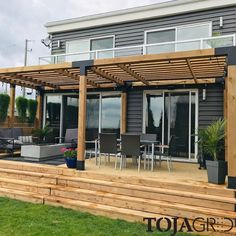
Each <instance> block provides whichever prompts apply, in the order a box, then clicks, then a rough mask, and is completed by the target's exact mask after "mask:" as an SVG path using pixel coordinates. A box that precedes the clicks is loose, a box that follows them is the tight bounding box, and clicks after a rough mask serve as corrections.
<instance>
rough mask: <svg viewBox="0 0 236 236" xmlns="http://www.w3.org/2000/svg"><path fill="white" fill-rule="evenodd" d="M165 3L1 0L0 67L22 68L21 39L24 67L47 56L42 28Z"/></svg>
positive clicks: (154, 0) (140, 0) (151, 0)
mask: <svg viewBox="0 0 236 236" xmlns="http://www.w3.org/2000/svg"><path fill="white" fill-rule="evenodd" d="M164 1H167V0H86V1H85V0H1V2H0V22H1V26H0V35H1V44H0V67H13V66H22V65H23V64H24V44H25V39H30V40H33V41H32V42H30V44H29V46H30V49H32V51H31V52H29V53H28V64H29V65H32V64H37V63H38V57H39V56H44V55H48V54H50V50H49V49H47V48H46V47H45V46H43V45H42V43H41V42H40V41H41V39H42V38H46V37H47V32H46V29H45V28H44V24H45V23H46V22H48V21H54V20H63V19H68V18H73V17H80V16H84V15H91V14H95V13H101V12H108V11H113V10H118V9H124V8H130V7H135V6H141V5H148V4H153V3H158V2H164Z"/></svg>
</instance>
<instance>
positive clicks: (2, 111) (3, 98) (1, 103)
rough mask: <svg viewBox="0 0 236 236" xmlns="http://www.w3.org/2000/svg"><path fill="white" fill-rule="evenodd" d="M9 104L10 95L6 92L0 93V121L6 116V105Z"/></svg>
mask: <svg viewBox="0 0 236 236" xmlns="http://www.w3.org/2000/svg"><path fill="white" fill-rule="evenodd" d="M9 104H10V96H9V95H8V94H0V121H2V122H3V121H5V120H6V118H7V112H8V107H9Z"/></svg>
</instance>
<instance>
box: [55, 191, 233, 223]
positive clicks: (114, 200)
mask: <svg viewBox="0 0 236 236" xmlns="http://www.w3.org/2000/svg"><path fill="white" fill-rule="evenodd" d="M51 195H52V196H56V197H61V198H67V199H73V200H84V201H88V202H93V203H99V204H104V205H109V206H115V207H120V208H126V209H132V210H139V211H142V212H148V213H154V214H163V215H165V214H166V215H169V216H178V217H188V218H189V219H195V218H197V217H203V218H207V217H208V218H209V217H222V218H223V217H229V218H235V217H236V213H235V212H232V211H226V210H213V209H211V210H210V211H209V208H207V207H197V206H192V205H186V204H184V203H182V204H181V203H174V202H168V201H160V200H151V199H149V200H148V201H147V199H143V198H138V197H134V196H133V197H130V196H124V195H119V194H111V193H106V192H101V191H92V190H85V189H76V188H68V187H64V188H62V187H53V188H52V191H51Z"/></svg>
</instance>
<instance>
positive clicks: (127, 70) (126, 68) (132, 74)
mask: <svg viewBox="0 0 236 236" xmlns="http://www.w3.org/2000/svg"><path fill="white" fill-rule="evenodd" d="M117 66H118V67H119V68H121V69H122V70H123V71H125V72H126V73H128V74H129V75H131V76H133V77H134V78H135V79H137V80H139V81H141V82H143V83H144V84H145V85H147V86H149V83H148V82H147V81H146V80H145V79H144V78H143V77H142V76H141V75H139V74H138V73H136V72H135V71H133V70H132V69H131V68H129V67H128V66H127V65H125V64H118V65H117Z"/></svg>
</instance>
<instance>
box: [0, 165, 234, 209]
mask: <svg viewBox="0 0 236 236" xmlns="http://www.w3.org/2000/svg"><path fill="white" fill-rule="evenodd" d="M0 177H2V178H3V179H2V181H1V178H0V184H3V183H1V182H4V178H5V179H6V178H7V179H6V180H7V181H6V182H7V183H5V184H4V186H6V187H7V186H8V185H9V182H10V179H11V178H13V179H15V178H16V179H17V180H25V181H31V182H40V183H46V184H57V185H61V186H68V187H75V188H81V189H90V190H94V191H103V192H108V193H113V194H122V195H125V196H136V197H140V198H144V199H158V200H161V201H168V202H173V203H183V202H184V203H185V204H188V205H193V206H201V207H205V206H207V207H208V208H211V209H222V210H228V211H234V210H235V205H236V199H235V198H229V197H219V196H213V195H207V194H198V193H191V192H186V191H177V190H170V189H164V188H157V187H147V186H138V185H132V184H124V183H119V182H118V183H116V182H111V181H104V180H93V179H85V178H78V177H69V176H60V175H51V174H44V173H35V172H28V171H19V170H5V169H0ZM23 184H24V182H23ZM25 184H27V186H26V187H25V188H26V190H27V188H29V187H32V188H33V190H32V191H35V192H37V191H38V192H39V193H40V192H42V191H46V192H49V191H50V187H51V185H49V186H47V185H45V186H42V188H37V187H34V186H32V184H30V183H25ZM18 185H19V186H18ZM0 186H1V185H0ZM11 186H14V187H15V189H19V188H21V187H20V186H21V182H19V181H18V182H17V183H15V181H13V183H11Z"/></svg>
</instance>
